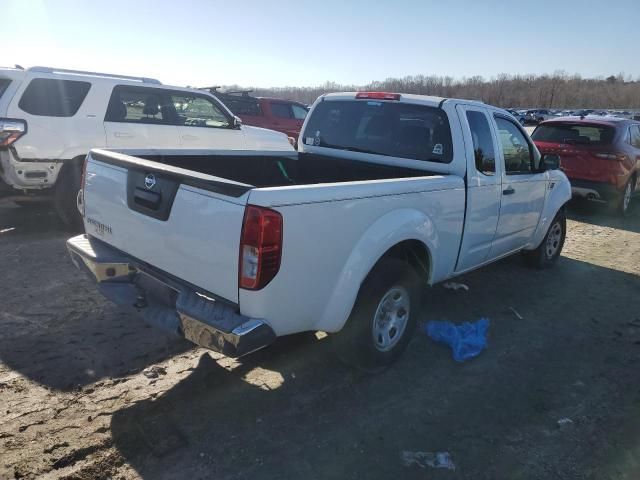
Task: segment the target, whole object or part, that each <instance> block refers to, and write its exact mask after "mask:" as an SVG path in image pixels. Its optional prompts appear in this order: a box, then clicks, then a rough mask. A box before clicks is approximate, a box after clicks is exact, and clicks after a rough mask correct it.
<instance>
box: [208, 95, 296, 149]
mask: <svg viewBox="0 0 640 480" xmlns="http://www.w3.org/2000/svg"><path fill="white" fill-rule="evenodd" d="M238 93H240V95H237V94H233V93H231V92H227V93H220V92H214V93H213V94H214V95H216V96H217V97H218V98H219V99H220V100H221V101H222V102H223V103H224V104H225V105H226V106H227V107H229V110H231V111H232V112H233V113H234V114H235V115H237V116H238V117H240V119H241V120H242V123H244V124H245V125H252V126H254V127H262V128H268V129H270V130H276V131H278V132H282V133H285V134H286V135H287V136H289V137H292V138H293V139H295V140H297V139H298V135H299V134H300V129H301V128H302V124H303V123H304V119H305V117H306V116H307V112H308V110H307V106H306V105H304V104H302V103H298V102H294V101H291V100H280V99H278V98H268V97H252V96H250V95H249V92H238Z"/></svg>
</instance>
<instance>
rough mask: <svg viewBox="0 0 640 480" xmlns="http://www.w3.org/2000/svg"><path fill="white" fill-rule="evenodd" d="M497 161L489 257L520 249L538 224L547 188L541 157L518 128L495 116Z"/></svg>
mask: <svg viewBox="0 0 640 480" xmlns="http://www.w3.org/2000/svg"><path fill="white" fill-rule="evenodd" d="M494 118H495V126H496V133H497V137H498V158H499V159H500V160H499V161H500V164H501V165H502V167H503V168H502V199H501V202H500V219H499V221H498V228H497V230H496V237H495V239H494V241H493V246H492V249H491V253H490V256H491V257H492V258H495V257H499V256H502V255H505V254H508V253H511V252H515V251H517V250H519V249H521V248H523V247H524V246H525V245H526V244H527V243H528V242H529V240H530V239H531V235H532V234H533V232H534V230H535V229H536V227H537V225H538V220H539V219H540V214H541V212H542V207H543V206H544V200H545V194H546V189H547V182H546V175H545V173H544V172H541V171H540V154H539V153H538V150H537V149H536V148H535V146H534V145H533V143H532V142H531V140H530V139H529V137H528V136H527V135H526V133H525V132H524V131H523V130H522V127H521V126H520V125H517V124H516V123H514V122H513V121H512V120H511V119H509V118H508V117H507V116H502V115H500V114H495V115H494Z"/></svg>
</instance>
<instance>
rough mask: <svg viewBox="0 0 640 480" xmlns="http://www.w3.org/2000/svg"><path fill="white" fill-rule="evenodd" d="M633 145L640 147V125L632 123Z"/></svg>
mask: <svg viewBox="0 0 640 480" xmlns="http://www.w3.org/2000/svg"><path fill="white" fill-rule="evenodd" d="M630 143H631V145H633V146H634V147H636V148H640V126H638V125H632V126H631V142H630Z"/></svg>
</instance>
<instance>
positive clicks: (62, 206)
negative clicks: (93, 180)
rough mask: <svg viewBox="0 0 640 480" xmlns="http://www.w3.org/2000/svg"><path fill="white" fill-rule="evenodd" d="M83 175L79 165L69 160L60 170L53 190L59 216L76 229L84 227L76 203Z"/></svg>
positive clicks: (55, 206)
mask: <svg viewBox="0 0 640 480" xmlns="http://www.w3.org/2000/svg"><path fill="white" fill-rule="evenodd" d="M81 175H82V173H81V170H80V168H79V167H78V165H76V163H75V162H73V163H72V162H69V164H68V165H65V166H64V167H63V168H62V170H61V171H60V174H59V175H58V179H57V180H56V184H55V187H54V191H53V205H54V208H55V210H56V213H57V214H58V217H60V219H61V220H62V221H63V222H64V224H65V225H66V226H67V227H69V228H72V229H74V230H77V229H80V228H82V216H81V215H80V212H79V211H78V206H77V203H76V202H77V198H78V191H79V190H80V176H81Z"/></svg>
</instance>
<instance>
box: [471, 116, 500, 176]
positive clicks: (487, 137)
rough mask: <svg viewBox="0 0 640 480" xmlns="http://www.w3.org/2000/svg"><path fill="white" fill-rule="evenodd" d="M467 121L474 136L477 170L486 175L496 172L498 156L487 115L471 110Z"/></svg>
mask: <svg viewBox="0 0 640 480" xmlns="http://www.w3.org/2000/svg"><path fill="white" fill-rule="evenodd" d="M467 121H468V122H469V128H470V129H471V137H472V138H473V153H474V155H475V158H476V170H478V171H479V172H481V173H484V174H485V175H494V174H495V172H496V156H495V153H494V149H493V136H492V135H491V128H490V127H489V122H488V121H487V117H486V116H485V114H484V113H482V112H476V111H473V110H470V111H468V112H467Z"/></svg>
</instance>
